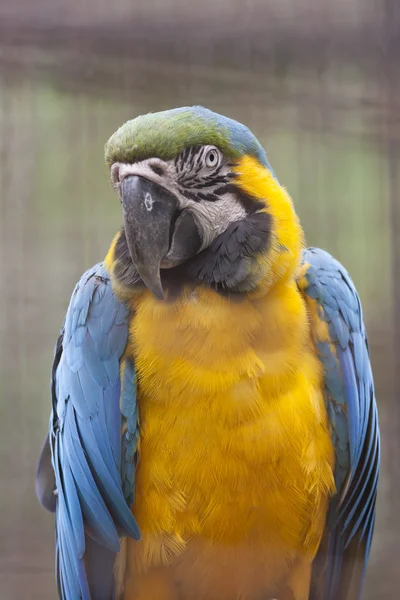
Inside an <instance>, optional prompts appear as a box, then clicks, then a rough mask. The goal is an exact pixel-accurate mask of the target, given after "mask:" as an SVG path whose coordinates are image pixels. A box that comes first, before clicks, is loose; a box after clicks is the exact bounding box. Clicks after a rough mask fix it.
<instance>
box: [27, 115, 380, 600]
mask: <svg viewBox="0 0 400 600" xmlns="http://www.w3.org/2000/svg"><path fill="white" fill-rule="evenodd" d="M105 162H106V165H107V167H108V171H109V174H110V178H111V184H112V187H113V188H114V190H115V196H117V197H118V199H119V201H120V204H121V209H120V210H121V212H122V219H121V221H122V226H121V229H120V230H119V231H118V232H117V233H116V235H115V237H114V239H113V241H112V243H111V246H110V247H109V250H108V252H107V253H106V256H105V258H104V260H103V261H102V262H100V263H98V264H97V265H95V266H94V267H93V268H90V269H89V270H88V271H86V272H85V273H84V275H83V276H82V277H81V279H80V280H79V282H78V283H77V285H76V287H75V289H74V291H73V293H72V297H71V300H70V303H69V307H68V310H67V313H66V317H65V320H64V324H63V326H62V329H61V332H60V335H59V337H58V340H57V343H56V346H55V351H54V360H53V366H52V371H51V385H50V391H51V415H50V420H49V430H48V433H47V434H46V437H45V440H44V443H43V446H42V450H41V453H40V457H39V460H38V464H37V471H36V494H37V497H38V499H39V501H40V503H41V504H42V506H43V507H44V508H46V509H47V510H48V511H50V512H52V513H55V516H54V518H55V571H56V584H57V589H58V594H59V597H60V598H61V599H62V600H90V599H91V600H112V599H121V600H239V599H240V600H358V599H359V598H360V596H361V593H362V586H363V582H364V578H365V574H366V567H367V562H368V558H369V554H370V548H371V541H372V536H373V531H374V523H375V504H376V497H377V487H378V476H379V468H380V434H379V422H378V413H377V404H376V399H375V391H374V382H373V375H372V368H371V362H370V352H369V347H368V341H367V335H366V329H365V325H364V320H363V313H362V307H361V303H360V299H359V296H358V293H357V291H356V288H355V286H354V283H353V281H352V279H351V277H350V275H349V274H348V272H347V271H346V269H345V268H344V267H343V266H342V265H341V264H340V263H339V262H338V261H337V260H336V259H335V258H334V257H332V256H331V255H330V254H329V253H327V252H326V251H324V250H322V249H319V248H314V247H307V246H306V243H305V236H304V233H303V229H302V226H301V224H300V220H299V218H298V216H297V214H296V212H295V208H294V204H293V201H292V199H291V197H290V195H289V193H288V191H287V190H286V189H285V187H283V186H282V185H281V184H280V183H279V180H278V178H277V175H276V173H275V171H274V170H273V169H272V167H271V165H270V163H269V161H268V159H267V154H266V152H265V150H264V148H263V146H262V145H261V143H260V142H259V141H258V139H257V138H256V137H255V135H254V134H253V133H252V132H251V131H250V129H248V128H247V127H246V126H245V125H243V124H241V123H239V122H237V121H235V120H233V119H231V118H228V117H226V116H223V115H220V114H217V113H215V112H213V111H211V110H209V109H208V108H204V107H202V106H192V107H190V106H189V107H181V108H175V109H171V110H163V111H160V112H151V113H148V114H145V115H141V116H137V117H135V118H134V119H132V120H130V121H128V122H126V123H125V124H123V125H122V126H121V127H120V128H119V129H118V130H117V131H116V132H115V133H114V134H113V135H112V136H111V137H110V139H109V140H108V142H107V143H106V146H105Z"/></svg>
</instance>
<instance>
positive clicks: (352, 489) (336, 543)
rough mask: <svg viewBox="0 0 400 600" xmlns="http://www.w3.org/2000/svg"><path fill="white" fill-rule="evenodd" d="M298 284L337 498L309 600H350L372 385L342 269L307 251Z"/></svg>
mask: <svg viewBox="0 0 400 600" xmlns="http://www.w3.org/2000/svg"><path fill="white" fill-rule="evenodd" d="M303 264H304V276H303V277H302V278H301V279H300V280H299V281H298V284H299V287H300V289H301V290H302V292H303V293H304V294H305V298H306V302H307V304H308V307H309V310H310V317H311V329H312V335H313V338H314V343H315V345H316V349H317V352H318V355H319V358H320V360H321V362H322V364H323V366H324V372H325V400H326V407H327V411H328V417H329V421H330V427H331V435H332V442H333V445H334V448H335V454H336V465H335V482H336V488H337V494H336V496H335V497H334V498H333V500H332V501H331V506H330V510H329V514H328V519H327V525H326V531H325V535H324V539H323V542H322V544H321V548H320V551H319V554H318V556H317V558H316V561H315V564H314V568H313V585H312V592H311V595H310V600H356V599H358V598H359V597H360V594H361V587H362V583H363V579H364V575H365V569H366V565H367V561H368V556H369V551H370V546H371V539H372V534H373V529H374V520H375V500H376V493H377V483H378V475H379V462H380V445H379V426H378V416H377V407H376V402H375V392H374V383H373V377H372V372H371V364H370V358H369V352H368V342H367V336H366V332H365V327H364V323H363V316H362V309H361V304H360V299H359V297H358V294H357V291H356V289H355V287H354V284H353V282H352V280H351V278H350V276H349V274H348V273H347V271H346V270H345V269H344V268H343V266H342V265H341V264H340V263H339V262H338V261H336V260H335V259H334V258H333V257H332V256H330V255H329V254H328V253H327V252H324V251H323V250H320V249H317V248H308V249H307V250H305V251H304V254H303Z"/></svg>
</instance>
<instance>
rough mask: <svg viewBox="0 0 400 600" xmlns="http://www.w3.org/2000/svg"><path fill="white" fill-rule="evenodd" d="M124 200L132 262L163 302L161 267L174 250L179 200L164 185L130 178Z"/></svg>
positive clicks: (123, 187)
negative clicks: (169, 253)
mask: <svg viewBox="0 0 400 600" xmlns="http://www.w3.org/2000/svg"><path fill="white" fill-rule="evenodd" d="M121 201H122V207H123V213H124V229H125V235H126V239H127V242H128V248H129V253H130V255H131V258H132V261H133V263H134V265H135V267H136V269H137V270H138V273H139V275H140V277H141V278H142V280H143V283H144V284H145V285H146V287H147V288H148V289H149V290H150V291H151V292H152V293H153V294H154V295H155V296H157V298H159V299H160V300H163V299H164V290H163V287H162V283H161V276H160V268H161V262H162V261H163V259H164V258H165V257H166V255H167V254H168V250H169V248H170V244H171V239H172V234H173V228H174V224H175V220H176V217H177V214H178V200H177V198H176V197H175V196H174V195H173V194H171V193H170V192H168V191H167V190H166V189H165V188H163V187H161V186H160V185H158V184H156V183H154V182H152V181H150V180H148V179H145V178H144V177H140V176H138V175H130V176H129V177H126V178H125V179H124V180H123V181H122V184H121Z"/></svg>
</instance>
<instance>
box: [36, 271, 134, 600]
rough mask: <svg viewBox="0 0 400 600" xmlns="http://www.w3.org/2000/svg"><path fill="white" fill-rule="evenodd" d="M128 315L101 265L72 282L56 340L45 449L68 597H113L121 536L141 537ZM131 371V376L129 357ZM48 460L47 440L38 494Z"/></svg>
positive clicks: (60, 572) (60, 573)
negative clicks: (131, 501) (126, 448)
mask: <svg viewBox="0 0 400 600" xmlns="http://www.w3.org/2000/svg"><path fill="white" fill-rule="evenodd" d="M128 320H129V313H128V309H127V308H126V307H125V306H124V305H123V304H121V303H120V302H119V301H118V300H117V299H116V297H115V296H114V294H113V291H112V287H111V283H110V279H109V277H108V274H107V271H106V270H105V268H104V267H103V265H102V264H99V265H96V266H95V267H94V268H93V269H91V270H89V271H87V272H86V273H85V274H84V275H83V276H82V278H81V280H80V281H79V283H78V284H77V286H76V287H75V290H74V292H73V294H72V298H71V302H70V305H69V308H68V312H67V315H66V318H65V324H64V327H63V329H62V331H61V335H60V338H59V340H58V342H57V346H56V351H55V358H54V364H53V370H52V383H51V390H52V400H53V415H52V418H51V419H50V438H49V439H50V441H51V444H50V445H48V447H49V448H50V449H51V452H52V463H53V469H54V472H53V479H54V478H55V485H56V487H57V496H56V498H57V500H56V569H57V586H58V590H59V594H60V596H61V598H62V599H63V600H90V599H91V600H109V599H110V598H111V597H112V593H113V591H112V590H113V565H114V559H115V554H116V553H117V552H118V551H119V549H120V540H119V537H120V535H128V536H131V537H133V538H135V539H138V538H139V529H138V526H137V524H136V521H135V519H134V517H133V515H132V513H131V510H130V506H129V505H128V504H127V501H126V496H124V492H125V488H126V485H125V482H124V485H123V484H122V479H121V472H120V471H121V469H122V472H123V474H124V475H123V477H126V473H127V472H129V474H130V478H131V480H133V479H134V470H133V472H132V469H131V465H132V461H131V460H130V458H129V457H128V454H129V453H125V456H123V457H122V458H123V460H122V465H121V426H122V418H123V417H122V415H121V412H120V396H121V382H120V362H121V360H122V355H123V352H124V349H125V346H126V342H127V336H128ZM129 369H130V373H131V375H132V381H133V378H134V366H133V364H132V363H130V367H129ZM128 392H129V393H130V395H131V400H130V401H129V400H128V398H125V399H124V401H123V404H124V406H129V402H131V403H133V404H134V405H135V406H136V393H135V387H134V384H133V383H132V385H131V386H130V387H129V386H128V388H127V393H128ZM128 412H129V422H130V428H131V431H136V428H137V410H136V409H135V408H131V409H130V410H129V411H128ZM125 460H129V466H126V465H125ZM49 464H50V461H49V456H48V452H46V446H44V450H43V452H42V459H41V461H40V462H39V465H40V466H41V468H40V470H39V469H38V473H39V475H38V495H39V496H42V497H43V498H44V497H45V494H47V491H46V490H47V488H48V487H49V486H50V487H51V480H49V481H47V480H48V478H47V479H46V483H45V485H44V484H43V481H45V478H44V476H42V473H43V472H44V468H43V467H44V466H46V470H47V471H48V465H49ZM46 477H47V475H46ZM130 496H132V490H130ZM46 498H47V496H46ZM44 501H45V502H46V503H47V504H49V502H48V500H46V499H45V500H44ZM50 504H51V502H50Z"/></svg>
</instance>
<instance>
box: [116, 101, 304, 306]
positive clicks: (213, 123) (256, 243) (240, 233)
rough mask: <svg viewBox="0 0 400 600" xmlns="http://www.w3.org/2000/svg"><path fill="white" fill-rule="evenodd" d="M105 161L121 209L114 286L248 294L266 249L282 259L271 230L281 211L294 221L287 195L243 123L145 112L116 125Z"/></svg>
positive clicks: (266, 260) (261, 274)
mask: <svg viewBox="0 0 400 600" xmlns="http://www.w3.org/2000/svg"><path fill="white" fill-rule="evenodd" d="M105 156H106V161H107V164H108V166H109V168H110V173H111V180H112V184H113V186H114V187H115V188H116V190H117V192H118V195H119V198H120V201H121V204H122V210H123V228H122V230H121V232H120V233H119V234H118V235H117V236H116V239H115V241H114V244H113V247H112V251H111V254H112V257H111V259H110V261H111V263H112V264H111V265H109V267H111V269H110V270H111V272H112V276H113V277H114V279H116V280H117V283H118V284H119V287H120V288H121V289H124V290H125V291H129V290H136V289H140V288H143V286H145V287H147V288H148V289H149V290H150V291H151V292H152V293H153V294H154V295H155V296H156V297H158V298H159V299H164V297H165V291H166V290H167V291H168V293H169V294H170V295H174V293H175V292H176V290H177V289H182V287H183V286H185V285H190V284H205V285H207V286H209V287H213V288H215V289H217V290H218V291H221V292H222V293H230V294H231V293H235V292H236V293H243V292H249V291H251V290H253V289H255V287H257V285H258V284H259V283H260V281H261V279H263V278H264V280H265V281H267V280H268V279H271V277H269V278H268V273H267V271H268V269H269V271H270V275H271V274H272V273H273V271H274V269H273V267H274V265H273V262H274V261H273V257H274V252H276V250H277V249H279V247H280V251H282V252H284V253H286V254H287V253H288V252H289V249H288V248H287V244H285V243H284V242H285V240H283V239H281V238H282V235H279V231H278V230H279V218H280V217H281V220H282V216H283V218H284V219H286V220H287V215H286V214H283V213H286V212H287V210H286V211H285V206H286V209H287V208H288V207H290V210H289V212H290V214H291V218H292V221H294V222H295V223H297V224H298V221H297V218H296V216H295V213H294V211H293V207H292V204H291V201H290V198H289V197H288V196H287V194H286V193H285V191H284V190H283V188H281V187H280V185H279V183H278V181H277V179H276V177H275V174H274V172H273V171H272V169H271V167H270V165H269V163H268V160H267V157H266V154H265V151H264V150H263V148H262V146H261V145H260V143H259V142H258V140H257V139H256V137H255V136H254V135H253V134H252V133H251V132H250V130H249V129H248V128H247V127H245V126H244V125H242V124H240V123H238V122H236V121H234V120H232V119H229V118H227V117H224V116H222V115H219V114H216V113H214V112H212V111H210V110H208V109H206V108H203V107H197V106H196V107H184V108H178V109H174V110H167V111H163V112H158V113H150V114H147V115H143V116H139V117H137V118H135V119H133V120H131V121H128V122H127V123H125V124H124V125H123V126H122V127H120V128H119V129H118V130H117V131H116V133H114V135H112V136H111V138H110V139H109V141H108V142H107V144H106V147H105ZM271 195H275V196H282V198H281V202H279V199H278V202H276V198H275V199H274V201H273V202H271ZM273 205H277V206H275V209H274V206H273ZM274 211H275V214H274ZM277 225H278V227H277ZM289 228H290V227H289ZM294 229H295V230H296V231H297V241H298V242H300V238H301V231H300V227H299V225H298V227H297V228H296V227H295V228H294ZM283 233H284V232H283ZM286 237H287V236H286ZM294 237H295V238H296V235H295V236H294ZM283 238H285V235H283ZM297 245H298V244H297ZM294 246H296V242H295V243H294ZM293 250H294V251H295V250H296V248H293ZM298 254H299V252H298ZM278 266H279V265H278ZM271 269H272V270H271ZM281 271H282V269H281Z"/></svg>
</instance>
